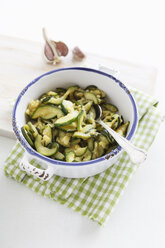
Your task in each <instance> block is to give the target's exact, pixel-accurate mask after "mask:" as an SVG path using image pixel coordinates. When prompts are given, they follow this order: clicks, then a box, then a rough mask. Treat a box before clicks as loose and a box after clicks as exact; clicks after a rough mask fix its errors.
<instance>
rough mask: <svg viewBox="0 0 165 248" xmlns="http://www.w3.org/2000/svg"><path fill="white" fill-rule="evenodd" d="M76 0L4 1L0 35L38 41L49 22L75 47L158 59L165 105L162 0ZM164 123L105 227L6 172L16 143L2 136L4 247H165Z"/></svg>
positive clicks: (0, 230) (0, 240)
mask: <svg viewBox="0 0 165 248" xmlns="http://www.w3.org/2000/svg"><path fill="white" fill-rule="evenodd" d="M77 2H78V1H75V0H70V1H55V0H53V1H51V0H47V1H46V2H45V1H43V2H42V1H32V0H29V1H28V2H24V1H21V0H15V1H10V0H5V1H4V0H0V4H1V5H0V23H1V24H3V25H1V26H0V33H1V34H5V35H9V36H11V35H13V36H17V37H20V38H25V39H30V40H37V41H40V40H41V39H42V37H41V28H42V27H43V26H46V27H47V28H48V31H49V34H50V36H51V37H52V38H53V37H55V35H56V37H57V40H60V39H62V40H63V41H65V42H66V43H67V44H69V45H70V46H72V47H73V46H74V45H79V46H80V47H81V48H83V49H84V50H86V51H90V52H95V53H99V54H103V55H107V56H111V57H116V58H119V59H124V60H129V61H132V62H135V63H143V64H148V65H154V66H156V67H157V68H158V70H159V74H158V79H157V89H156V93H155V94H156V95H157V96H158V98H159V100H160V109H161V110H162V111H164V106H165V98H164V92H165V76H164V64H165V63H164V57H165V52H164V51H165V50H164V44H165V36H163V31H162V30H163V25H164V23H165V16H164V8H163V1H161V0H157V1H154V0H153V1H148V0H146V1H141V0H138V1H130V0H125V1H113V2H111V4H110V5H109V3H110V1H106V0H102V1H101V3H102V5H101V6H100V1H95V2H94V1H86V0H84V1H79V5H78V4H77ZM29 13H30V14H29ZM36 14H37V17H36ZM63 16H65V18H63ZM84 27H85V28H84ZM91 31H92V35H91ZM102 44H103V45H102ZM164 129H165V126H164V124H163V125H162V127H161V129H160V131H159V133H158V135H157V137H156V139H155V142H154V144H153V145H152V147H151V149H150V151H149V154H148V159H147V161H146V162H145V163H144V164H143V165H142V166H141V167H140V168H139V169H138V170H137V172H136V174H135V175H134V177H133V178H132V180H131V182H130V184H129V186H128V187H127V189H126V191H125V194H124V195H123V196H122V197H121V199H120V201H119V204H118V205H117V206H116V209H115V211H114V213H113V214H112V216H111V218H110V220H109V223H108V224H107V226H106V227H104V228H102V227H100V226H98V225H97V224H96V223H93V222H92V221H90V220H88V219H87V218H86V217H82V216H81V215H80V214H78V213H75V212H73V211H72V210H70V209H68V208H66V207H65V206H61V205H59V204H58V203H56V202H53V201H51V200H48V199H45V198H43V197H41V196H38V195H37V194H36V193H34V192H32V191H31V190H30V189H28V188H26V187H24V186H22V185H20V184H18V183H16V182H15V181H13V180H11V179H8V178H6V177H5V176H4V174H3V170H2V165H3V161H4V160H5V158H6V156H7V154H8V153H9V151H10V150H11V148H12V146H13V145H14V143H15V141H14V140H11V139H8V138H4V137H0V151H1V152H0V162H1V166H0V247H2V248H10V247H11V248H26V247H28V248H29V247H32V248H33V247H35V248H38V247H40V248H42V247H57V248H63V247H72V248H74V247H76V248H77V247H78V248H81V247H83V248H84V247H87V248H93V247H94V248H100V247H104V248H106V247H112V248H121V247H122V248H132V247H134V248H138V247H141V248H143V247H145V248H146V247H150V248H155V247H156V248H157V247H159V248H164V247H165V235H164V234H165V178H164V175H165V163H164V140H165V132H164Z"/></svg>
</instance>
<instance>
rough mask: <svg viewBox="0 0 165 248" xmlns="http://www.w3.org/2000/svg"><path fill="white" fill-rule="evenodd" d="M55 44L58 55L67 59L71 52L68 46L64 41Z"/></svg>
mask: <svg viewBox="0 0 165 248" xmlns="http://www.w3.org/2000/svg"><path fill="white" fill-rule="evenodd" d="M54 43H55V46H56V51H57V53H58V56H64V57H65V56H66V55H67V54H68V52H69V49H68V47H67V45H66V44H65V43H64V42H62V41H58V42H56V41H54Z"/></svg>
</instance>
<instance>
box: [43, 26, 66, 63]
mask: <svg viewBox="0 0 165 248" xmlns="http://www.w3.org/2000/svg"><path fill="white" fill-rule="evenodd" d="M43 37H44V40H45V46H44V59H45V60H46V62H47V63H50V64H56V63H60V61H61V59H60V57H61V56H64V57H65V56H66V55H67V54H68V51H69V49H68V47H67V45H66V44H65V43H63V42H62V41H58V42H56V41H53V40H49V39H48V37H47V35H46V31H45V29H44V28H43Z"/></svg>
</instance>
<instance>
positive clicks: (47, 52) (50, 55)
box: [44, 42, 54, 61]
mask: <svg viewBox="0 0 165 248" xmlns="http://www.w3.org/2000/svg"><path fill="white" fill-rule="evenodd" d="M44 55H45V56H46V58H47V59H48V60H49V61H53V60H54V53H53V50H52V48H51V47H50V46H49V44H48V43H47V42H46V44H45V47H44Z"/></svg>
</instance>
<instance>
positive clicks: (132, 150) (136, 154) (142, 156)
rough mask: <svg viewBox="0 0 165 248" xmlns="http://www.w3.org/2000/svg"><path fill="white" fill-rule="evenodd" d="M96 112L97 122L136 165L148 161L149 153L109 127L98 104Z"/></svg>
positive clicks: (95, 106) (95, 105)
mask: <svg viewBox="0 0 165 248" xmlns="http://www.w3.org/2000/svg"><path fill="white" fill-rule="evenodd" d="M93 106H94V108H95V111H96V118H95V121H97V122H98V123H99V124H100V125H102V126H103V127H104V128H105V129H106V130H107V131H108V132H109V133H110V134H111V135H112V137H113V138H114V139H115V140H116V142H117V143H118V144H119V145H120V146H121V147H122V148H123V149H124V150H125V151H126V152H127V154H128V155H129V157H130V160H131V161H132V162H133V163H134V164H140V163H142V162H144V161H145V160H146V157H147V152H146V151H144V150H142V149H140V148H138V147H136V146H134V145H132V144H131V142H130V141H128V140H127V139H126V138H124V137H123V136H121V135H119V134H118V133H116V132H115V131H114V130H113V129H112V128H110V127H109V126H107V125H106V124H105V123H104V122H103V121H102V120H101V116H102V109H101V107H100V106H99V105H98V104H94V105H93Z"/></svg>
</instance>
